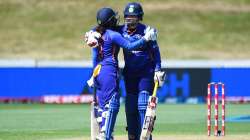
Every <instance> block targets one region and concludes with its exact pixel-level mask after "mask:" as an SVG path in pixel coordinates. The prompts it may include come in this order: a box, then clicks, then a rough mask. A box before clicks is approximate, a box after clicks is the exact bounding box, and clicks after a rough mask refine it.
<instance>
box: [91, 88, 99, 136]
mask: <svg viewBox="0 0 250 140" xmlns="http://www.w3.org/2000/svg"><path fill="white" fill-rule="evenodd" d="M97 110H98V105H97V100H96V93H95V92H94V95H93V101H92V103H91V111H90V116H91V117H90V119H91V120H90V123H91V140H96V136H98V135H99V130H100V129H99V124H98V122H97V117H98V115H97Z"/></svg>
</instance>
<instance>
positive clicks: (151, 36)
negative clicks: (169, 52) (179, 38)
mask: <svg viewBox="0 0 250 140" xmlns="http://www.w3.org/2000/svg"><path fill="white" fill-rule="evenodd" d="M144 33H145V35H144V36H143V38H144V39H145V40H146V41H150V40H152V41H154V40H156V39H157V31H156V29H154V28H151V27H150V26H148V27H147V28H146V30H145V31H144Z"/></svg>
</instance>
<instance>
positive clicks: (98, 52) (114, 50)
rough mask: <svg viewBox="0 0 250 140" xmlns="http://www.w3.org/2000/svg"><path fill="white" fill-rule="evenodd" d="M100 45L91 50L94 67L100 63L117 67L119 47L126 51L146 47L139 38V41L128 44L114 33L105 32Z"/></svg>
mask: <svg viewBox="0 0 250 140" xmlns="http://www.w3.org/2000/svg"><path fill="white" fill-rule="evenodd" d="M102 40H103V42H102V45H100V46H98V47H96V48H93V53H92V58H93V65H94V67H95V66H96V65H97V64H98V63H101V64H102V65H106V64H108V65H114V66H117V67H118V58H117V56H118V53H119V47H121V48H124V49H126V50H133V49H140V48H142V47H146V46H144V45H143V44H145V43H146V41H145V40H144V39H143V38H141V39H140V40H137V41H134V42H132V43H131V42H130V41H128V40H126V39H125V38H124V37H122V35H121V34H120V33H118V32H116V31H112V30H106V31H105V33H104V34H103V35H102Z"/></svg>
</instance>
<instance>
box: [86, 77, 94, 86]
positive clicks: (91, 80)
mask: <svg viewBox="0 0 250 140" xmlns="http://www.w3.org/2000/svg"><path fill="white" fill-rule="evenodd" d="M87 84H88V86H89V87H91V88H92V87H94V77H93V76H91V78H90V79H89V80H88V81H87Z"/></svg>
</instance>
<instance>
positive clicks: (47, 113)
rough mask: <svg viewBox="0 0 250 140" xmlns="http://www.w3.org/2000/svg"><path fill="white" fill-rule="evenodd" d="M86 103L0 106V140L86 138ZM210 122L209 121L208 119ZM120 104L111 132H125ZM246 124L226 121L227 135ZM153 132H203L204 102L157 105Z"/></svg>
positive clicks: (236, 112)
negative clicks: (113, 128)
mask: <svg viewBox="0 0 250 140" xmlns="http://www.w3.org/2000/svg"><path fill="white" fill-rule="evenodd" d="M249 107H250V105H249V104H244V105H235V104H233V105H231V104H230V105H227V110H226V112H227V113H226V116H227V117H233V116H240V115H249V114H250V110H249ZM89 112H90V106H89V105H46V104H45V105H40V104H30V105H22V104H12V105H5V104H1V105H0V139H4V140H6V139H7V140H19V139H20V138H23V139H25V140H33V139H56V138H59V139H60V138H74V137H86V136H89V134H90V120H89V116H90V114H89ZM212 123H213V122H212ZM125 126H126V122H125V112H124V105H122V106H121V109H120V112H119V115H118V118H117V123H116V127H115V135H126V133H127V132H126V131H125ZM249 132H250V123H231V122H230V123H226V133H227V134H228V135H248V134H249ZM154 134H155V135H194V134H195V135H196V134H197V135H206V105H205V104H200V105H186V104H177V105H169V104H167V105H166V104H160V105H159V106H158V108H157V120H156V124H155V131H154Z"/></svg>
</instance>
